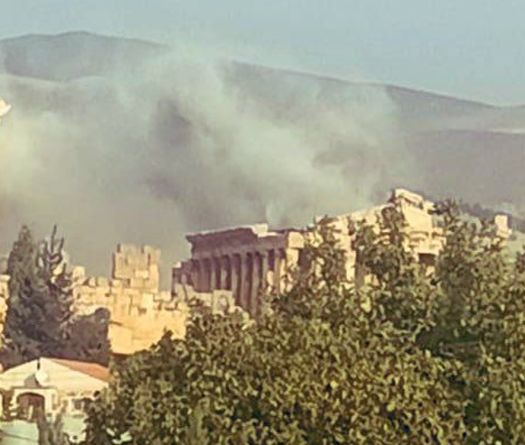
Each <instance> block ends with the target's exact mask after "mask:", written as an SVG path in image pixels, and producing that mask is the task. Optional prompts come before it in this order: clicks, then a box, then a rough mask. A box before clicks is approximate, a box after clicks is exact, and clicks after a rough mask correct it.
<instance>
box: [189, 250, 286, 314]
mask: <svg viewBox="0 0 525 445" xmlns="http://www.w3.org/2000/svg"><path fill="white" fill-rule="evenodd" d="M286 262H287V255H286V252H285V250H284V249H271V250H266V251H257V250H255V251H251V252H246V253H234V254H231V255H226V256H222V257H210V258H204V259H198V260H197V259H194V260H192V263H193V264H192V279H191V281H192V283H193V285H194V286H195V289H196V290H197V291H200V292H211V291H213V290H217V289H224V290H230V291H232V293H233V295H234V297H235V301H236V303H237V304H238V305H239V306H241V307H243V308H245V309H246V310H248V311H250V312H252V311H256V310H257V308H258V303H259V301H258V300H259V295H260V293H261V292H262V291H263V290H267V289H270V290H272V291H274V292H280V291H282V290H283V287H282V286H283V279H284V276H285V271H286Z"/></svg>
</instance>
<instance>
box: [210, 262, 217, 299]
mask: <svg viewBox="0 0 525 445" xmlns="http://www.w3.org/2000/svg"><path fill="white" fill-rule="evenodd" d="M216 261H217V260H216V259H215V258H213V257H212V258H210V286H209V287H208V289H209V290H210V292H212V291H213V290H215V289H216V288H217V267H215V262H216Z"/></svg>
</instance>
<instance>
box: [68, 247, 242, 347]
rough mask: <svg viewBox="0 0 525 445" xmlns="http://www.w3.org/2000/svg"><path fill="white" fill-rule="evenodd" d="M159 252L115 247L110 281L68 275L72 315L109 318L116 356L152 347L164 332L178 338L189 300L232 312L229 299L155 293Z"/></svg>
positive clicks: (81, 273)
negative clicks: (103, 314)
mask: <svg viewBox="0 0 525 445" xmlns="http://www.w3.org/2000/svg"><path fill="white" fill-rule="evenodd" d="M159 262H160V251H159V250H157V249H154V248H152V247H149V246H144V247H142V248H138V247H136V246H128V245H119V246H118V247H117V251H116V252H115V253H114V254H113V270H112V274H111V276H112V278H111V279H108V278H106V277H87V276H86V274H85V270H84V268H83V267H76V268H74V271H73V276H74V280H75V282H76V283H77V285H76V286H75V289H74V300H75V310H76V312H77V313H79V314H90V313H93V312H94V311H95V310H96V309H98V308H105V309H108V310H109V312H110V313H111V323H110V331H109V337H110V341H111V348H112V350H113V352H114V353H116V354H131V353H133V352H136V351H138V350H141V349H145V348H148V347H149V346H151V345H152V344H153V343H155V342H156V341H158V340H159V339H160V338H161V336H162V335H163V333H164V331H165V330H170V331H172V332H173V334H174V336H175V337H178V338H183V337H184V335H185V332H186V323H187V320H188V317H189V315H190V307H189V304H188V302H189V301H190V300H196V299H198V300H200V301H202V302H203V303H204V304H206V305H208V306H210V307H212V309H213V308H219V309H220V310H228V309H229V308H230V307H233V306H234V305H233V300H232V298H231V293H229V292H226V291H222V292H215V293H211V294H200V293H197V292H195V291H194V290H193V288H190V287H187V286H177V287H176V289H175V292H173V293H172V292H170V291H161V290H160V289H159Z"/></svg>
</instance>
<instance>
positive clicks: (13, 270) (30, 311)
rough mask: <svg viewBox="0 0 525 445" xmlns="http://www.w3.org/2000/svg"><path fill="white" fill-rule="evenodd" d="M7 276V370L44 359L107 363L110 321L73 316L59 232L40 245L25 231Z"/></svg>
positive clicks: (102, 316) (3, 356) (96, 316)
mask: <svg viewBox="0 0 525 445" xmlns="http://www.w3.org/2000/svg"><path fill="white" fill-rule="evenodd" d="M7 273H8V274H9V275H10V276H11V279H10V282H9V292H10V297H9V302H8V309H7V314H6V325H5V329H4V348H3V350H2V353H1V354H0V359H1V361H2V364H3V365H4V367H11V366H15V365H17V364H20V363H24V362H26V361H30V360H33V359H35V358H38V357H42V356H47V357H58V358H68V359H74V360H84V361H96V362H99V363H102V364H107V363H108V361H109V341H108V338H107V334H108V323H109V316H108V314H107V312H104V311H98V312H97V313H95V314H93V315H90V316H84V317H80V316H76V315H75V314H74V312H73V306H72V305H73V282H72V279H71V273H70V272H69V270H68V268H67V262H66V258H65V253H64V238H59V237H58V236H57V228H56V226H55V227H53V230H52V232H51V235H50V236H49V237H48V238H47V239H45V240H43V241H42V242H40V243H36V242H35V241H34V240H33V237H32V234H31V232H30V230H29V229H28V228H27V227H25V226H24V227H22V229H21V231H20V234H19V237H18V240H17V241H16V242H15V243H14V245H13V249H12V251H11V253H10V255H9V259H8V267H7Z"/></svg>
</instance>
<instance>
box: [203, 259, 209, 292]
mask: <svg viewBox="0 0 525 445" xmlns="http://www.w3.org/2000/svg"><path fill="white" fill-rule="evenodd" d="M202 266H203V267H202V273H201V276H202V279H201V280H200V291H201V292H209V291H210V287H211V280H210V277H211V262H210V259H209V258H206V259H204V260H203V261H202Z"/></svg>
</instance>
